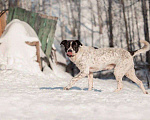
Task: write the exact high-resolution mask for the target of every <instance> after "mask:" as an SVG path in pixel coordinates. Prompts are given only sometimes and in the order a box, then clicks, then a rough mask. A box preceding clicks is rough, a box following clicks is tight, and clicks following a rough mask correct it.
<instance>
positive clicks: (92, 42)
mask: <svg viewBox="0 0 150 120" xmlns="http://www.w3.org/2000/svg"><path fill="white" fill-rule="evenodd" d="M89 4H90V10H91V38H92V41H91V46H93V45H94V32H93V31H94V30H93V28H94V25H93V22H95V16H94V12H93V6H92V2H91V0H89Z"/></svg>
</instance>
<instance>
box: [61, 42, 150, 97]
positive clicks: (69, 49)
mask: <svg viewBox="0 0 150 120" xmlns="http://www.w3.org/2000/svg"><path fill="white" fill-rule="evenodd" d="M140 43H144V47H142V48H141V49H139V50H137V51H135V52H134V53H133V54H131V53H130V52H129V51H127V50H125V49H122V48H98V49H97V48H94V47H89V46H84V45H82V43H81V42H80V41H79V40H63V41H62V42H61V43H60V45H63V46H64V47H65V52H66V55H67V56H68V57H69V59H70V60H71V61H72V62H73V63H75V64H76V66H77V67H78V68H79V70H80V72H79V74H77V75H76V76H75V77H73V78H72V80H71V82H70V83H69V84H68V85H67V86H66V87H65V88H64V90H69V89H70V88H71V87H72V86H73V85H74V84H75V82H77V81H78V80H79V79H81V78H84V77H86V76H88V79H89V81H88V90H89V91H90V90H92V88H93V72H97V71H101V70H110V69H113V68H114V75H115V78H116V80H117V89H116V90H115V91H116V92H118V91H120V90H121V89H122V88H123V84H122V78H123V76H126V77H128V78H129V79H131V80H132V81H133V82H135V83H136V84H137V85H138V86H139V87H140V88H141V89H142V91H143V93H144V94H148V92H147V91H146V90H145V88H144V86H143V83H142V81H141V80H139V79H138V78H137V77H136V75H135V69H134V62H133V58H134V56H136V55H138V54H140V53H145V52H147V51H148V50H149V49H150V44H149V43H148V42H147V41H144V40H141V41H140Z"/></svg>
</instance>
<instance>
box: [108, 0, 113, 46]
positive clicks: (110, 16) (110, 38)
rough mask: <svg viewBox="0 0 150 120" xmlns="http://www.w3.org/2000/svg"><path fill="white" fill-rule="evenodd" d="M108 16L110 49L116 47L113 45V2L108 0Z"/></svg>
mask: <svg viewBox="0 0 150 120" xmlns="http://www.w3.org/2000/svg"><path fill="white" fill-rule="evenodd" d="M108 3H109V7H108V15H109V47H114V43H113V25H112V0H108Z"/></svg>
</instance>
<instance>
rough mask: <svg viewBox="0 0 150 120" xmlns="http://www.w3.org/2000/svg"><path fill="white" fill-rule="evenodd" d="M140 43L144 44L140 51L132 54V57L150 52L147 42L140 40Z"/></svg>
mask: <svg viewBox="0 0 150 120" xmlns="http://www.w3.org/2000/svg"><path fill="white" fill-rule="evenodd" d="M140 43H144V46H143V47H142V48H141V49H139V50H137V51H136V52H135V53H134V54H133V57H134V56H136V55H138V54H140V53H145V52H147V51H149V50H150V44H149V43H148V42H147V41H145V40H140Z"/></svg>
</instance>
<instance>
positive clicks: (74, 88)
mask: <svg viewBox="0 0 150 120" xmlns="http://www.w3.org/2000/svg"><path fill="white" fill-rule="evenodd" d="M63 89H64V88H63V87H41V88H40V90H63ZM70 90H84V91H88V88H84V89H81V88H79V87H72V88H70ZM92 91H95V92H102V91H101V90H98V89H92Z"/></svg>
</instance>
